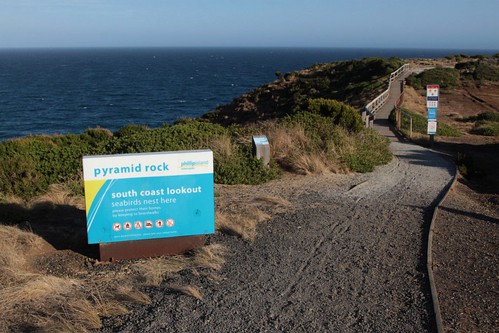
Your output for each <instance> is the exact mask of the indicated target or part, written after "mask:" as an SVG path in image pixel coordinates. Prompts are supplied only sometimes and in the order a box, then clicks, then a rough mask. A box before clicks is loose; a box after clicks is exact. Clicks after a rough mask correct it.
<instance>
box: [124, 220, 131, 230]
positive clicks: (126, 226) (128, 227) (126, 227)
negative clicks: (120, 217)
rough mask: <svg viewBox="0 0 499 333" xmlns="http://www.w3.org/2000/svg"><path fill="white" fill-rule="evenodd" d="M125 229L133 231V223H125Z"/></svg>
mask: <svg viewBox="0 0 499 333" xmlns="http://www.w3.org/2000/svg"><path fill="white" fill-rule="evenodd" d="M123 228H124V229H125V230H130V229H132V223H130V222H125V224H124V225H123Z"/></svg>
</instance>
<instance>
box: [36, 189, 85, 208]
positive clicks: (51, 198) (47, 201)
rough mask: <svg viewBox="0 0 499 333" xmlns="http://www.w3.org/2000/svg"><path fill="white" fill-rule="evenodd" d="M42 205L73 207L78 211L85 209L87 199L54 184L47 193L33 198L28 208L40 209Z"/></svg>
mask: <svg viewBox="0 0 499 333" xmlns="http://www.w3.org/2000/svg"><path fill="white" fill-rule="evenodd" d="M40 205H50V206H57V205H61V206H73V207H76V208H78V209H81V210H84V209H85V199H84V198H83V197H75V196H73V195H71V194H70V191H69V190H68V189H67V188H66V187H65V186H64V185H61V184H53V185H50V186H49V189H48V191H47V192H46V193H44V194H42V195H40V196H37V197H35V198H33V199H32V200H31V201H30V202H29V203H28V208H34V207H38V206H40Z"/></svg>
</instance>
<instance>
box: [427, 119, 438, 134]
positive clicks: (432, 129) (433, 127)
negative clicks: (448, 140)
mask: <svg viewBox="0 0 499 333" xmlns="http://www.w3.org/2000/svg"><path fill="white" fill-rule="evenodd" d="M428 134H430V135H433V134H437V121H436V120H433V121H432V120H429V121H428Z"/></svg>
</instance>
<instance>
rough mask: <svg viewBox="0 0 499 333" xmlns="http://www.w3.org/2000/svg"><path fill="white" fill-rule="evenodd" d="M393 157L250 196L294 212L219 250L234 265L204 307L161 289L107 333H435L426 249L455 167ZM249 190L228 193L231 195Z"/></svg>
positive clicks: (415, 155)
mask: <svg viewBox="0 0 499 333" xmlns="http://www.w3.org/2000/svg"><path fill="white" fill-rule="evenodd" d="M392 149H393V151H394V153H395V154H396V158H395V159H394V160H393V161H392V162H391V163H390V164H388V165H386V166H383V167H380V168H378V169H377V170H376V171H375V172H373V173H370V174H358V175H349V176H338V175H334V176H321V177H305V178H302V179H301V180H296V181H295V182H293V181H292V180H290V179H284V180H281V181H277V182H272V183H270V184H266V185H262V186H257V187H251V189H250V191H254V192H255V194H258V193H274V194H280V195H281V196H282V197H284V198H286V199H288V200H290V201H291V202H292V203H293V205H294V208H293V210H292V211H291V212H288V213H284V214H281V215H279V216H277V217H276V218H274V219H272V220H271V221H268V222H266V223H265V224H264V225H262V226H261V227H260V228H259V231H258V232H259V233H258V235H257V237H256V239H255V240H254V241H253V242H246V241H243V240H241V239H239V238H237V237H234V236H227V235H222V234H217V235H215V236H213V237H211V238H210V239H209V241H210V242H213V243H222V244H224V245H225V246H226V247H227V248H228V249H229V251H230V252H231V253H232V255H231V256H230V257H229V258H228V260H227V263H226V264H225V266H224V268H223V270H222V272H221V276H222V280H221V281H220V282H219V283H218V284H214V283H213V282H205V283H206V284H205V285H203V286H200V287H201V290H202V293H203V296H204V297H203V300H202V301H199V300H196V299H194V298H190V297H186V296H185V295H179V294H171V293H165V292H164V290H163V289H161V287H160V288H157V289H151V290H150V291H149V292H150V294H151V296H152V299H153V303H152V304H151V305H150V306H147V307H137V308H135V309H134V311H133V312H132V313H131V314H130V315H127V316H124V317H121V318H119V319H118V320H116V319H114V320H112V321H109V322H106V323H105V327H104V328H103V329H102V330H101V332H139V331H143V332H255V331H261V332H284V331H286V332H333V331H338V332H367V331H374V332H431V331H435V323H434V318H433V312H432V311H433V309H432V305H431V297H430V294H429V286H428V285H427V277H426V257H425V252H426V237H427V229H428V227H429V223H430V220H431V213H432V211H433V209H432V206H433V205H434V203H436V199H437V198H438V197H439V196H440V195H442V190H443V189H444V188H445V187H446V186H447V185H448V184H449V183H450V181H451V178H452V173H453V172H454V167H453V166H452V164H451V163H450V162H448V161H446V160H444V159H443V158H441V157H440V156H438V155H437V154H435V153H432V152H429V151H428V150H426V149H424V148H421V147H418V146H415V145H410V144H405V143H399V142H394V143H392ZM240 190H241V188H240V187H224V188H222V189H221V192H222V193H221V195H237V192H238V191H240ZM245 190H248V188H245ZM231 192H232V193H231ZM189 276H190V275H189V274H185V275H184V276H183V277H180V278H179V281H178V283H182V284H189Z"/></svg>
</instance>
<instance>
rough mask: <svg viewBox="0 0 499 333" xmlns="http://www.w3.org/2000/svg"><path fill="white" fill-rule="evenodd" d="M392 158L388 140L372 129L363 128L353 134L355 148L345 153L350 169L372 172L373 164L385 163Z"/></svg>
mask: <svg viewBox="0 0 499 333" xmlns="http://www.w3.org/2000/svg"><path fill="white" fill-rule="evenodd" d="M391 159H392V153H391V151H390V149H389V140H388V139H387V138H385V137H382V136H380V135H379V134H378V133H377V132H376V131H375V130H374V129H365V130H364V131H362V132H361V133H358V134H356V136H355V149H354V150H353V151H352V152H349V153H348V154H346V155H345V161H346V163H347V165H348V167H349V169H350V170H352V171H355V172H372V171H373V170H374V167H375V166H378V165H382V164H386V163H388V162H390V161H391Z"/></svg>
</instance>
